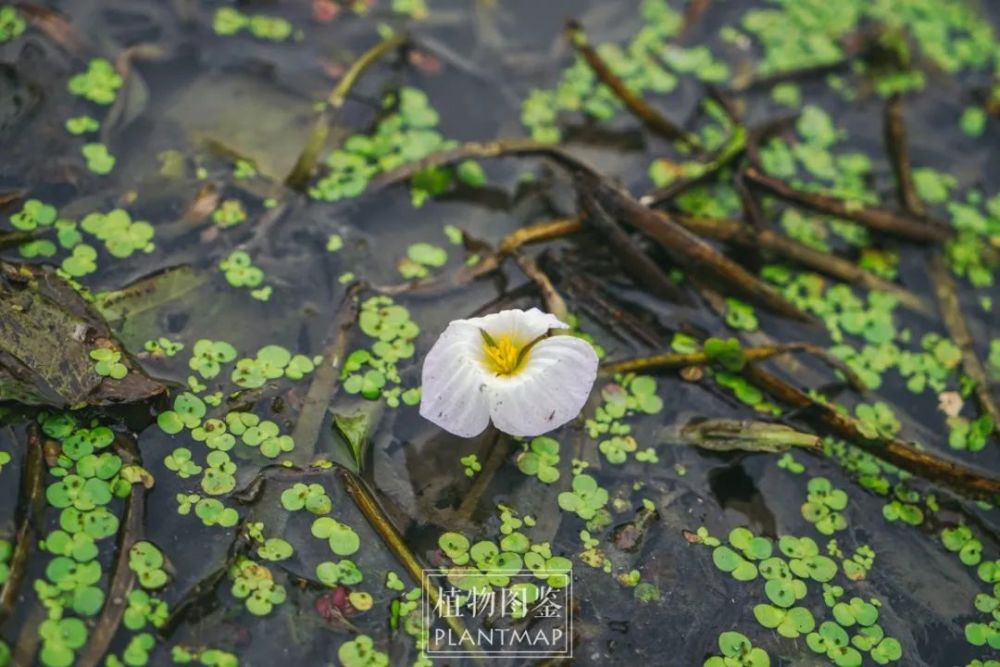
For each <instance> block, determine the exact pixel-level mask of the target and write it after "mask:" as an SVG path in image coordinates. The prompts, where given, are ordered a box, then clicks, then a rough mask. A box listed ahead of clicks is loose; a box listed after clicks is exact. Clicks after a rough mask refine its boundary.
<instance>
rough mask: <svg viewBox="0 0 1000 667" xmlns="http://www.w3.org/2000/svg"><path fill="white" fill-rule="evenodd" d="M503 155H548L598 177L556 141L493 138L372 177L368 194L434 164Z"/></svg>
mask: <svg viewBox="0 0 1000 667" xmlns="http://www.w3.org/2000/svg"><path fill="white" fill-rule="evenodd" d="M500 157H545V158H549V159H550V160H552V161H553V162H555V163H557V164H559V165H560V166H561V167H563V168H564V169H566V170H568V171H570V172H571V173H580V172H583V173H589V174H593V175H594V176H595V177H597V171H596V170H595V169H594V168H593V167H591V166H590V165H588V164H586V163H585V162H583V161H582V160H580V159H579V158H577V157H574V156H573V155H572V154H570V153H569V152H568V151H566V150H565V149H563V148H561V147H559V146H556V145H554V144H546V143H542V142H538V141H532V140H531V139H521V138H514V139H496V140H493V141H483V142H478V141H470V142H467V143H464V144H461V145H459V146H456V147H455V148H450V149H448V150H444V151H441V152H439V153H432V154H431V155H428V156H427V157H425V158H423V159H421V160H416V161H414V162H410V163H409V164H404V165H403V166H401V167H397V168H395V169H392V170H390V171H387V172H384V173H382V174H380V175H378V176H376V177H375V178H373V179H372V180H371V182H370V183H369V184H368V188H367V189H366V190H365V194H372V193H376V192H379V191H380V190H383V189H385V188H387V187H390V186H393V185H395V184H397V183H403V182H405V181H408V180H410V178H412V177H413V176H414V175H415V174H417V173H418V172H421V171H424V170H425V169H430V168H433V167H448V166H451V165H453V164H456V163H458V162H462V161H464V160H468V159H470V158H481V159H488V158H500Z"/></svg>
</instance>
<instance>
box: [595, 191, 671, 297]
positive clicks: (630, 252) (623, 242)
mask: <svg viewBox="0 0 1000 667" xmlns="http://www.w3.org/2000/svg"><path fill="white" fill-rule="evenodd" d="M576 190H577V194H578V196H579V199H580V207H581V209H582V210H583V212H584V213H585V216H584V219H585V221H586V223H587V224H588V225H590V226H591V227H592V228H593V229H594V230H596V231H597V233H598V234H600V235H601V236H602V237H603V238H604V240H605V241H607V243H608V245H609V246H610V248H611V250H612V251H613V252H614V253H615V255H617V257H618V260H619V263H620V264H621V267H622V269H624V271H625V273H627V274H628V275H629V277H631V278H632V279H633V280H634V281H635V282H637V283H638V284H640V285H642V286H643V287H645V288H646V289H647V290H649V291H650V292H652V293H653V294H655V295H657V296H659V297H660V298H663V299H667V300H669V301H675V302H677V301H681V302H686V303H690V299H688V298H687V296H686V295H685V294H684V292H683V291H682V290H681V289H680V288H679V287H677V285H675V284H674V282H673V281H672V280H670V276H668V275H667V274H666V273H665V272H664V271H663V269H661V268H660V267H659V266H657V264H656V262H654V261H653V259H652V258H651V257H650V256H649V255H647V254H646V253H645V252H643V250H642V248H640V247H639V246H638V244H636V242H635V241H633V240H632V238H631V237H630V236H629V235H628V234H627V233H626V232H625V230H624V229H622V228H621V226H620V225H619V224H618V222H617V221H616V220H615V219H614V218H612V217H611V216H610V215H609V214H608V212H607V211H606V210H605V209H604V207H603V206H601V204H600V203H599V202H598V201H597V199H596V198H595V197H594V195H593V193H592V192H590V191H589V188H588V187H587V186H586V185H585V184H583V183H580V182H577V187H576Z"/></svg>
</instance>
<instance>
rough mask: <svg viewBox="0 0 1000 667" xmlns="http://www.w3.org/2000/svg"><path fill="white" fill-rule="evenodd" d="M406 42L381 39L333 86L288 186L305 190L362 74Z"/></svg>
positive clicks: (400, 37) (395, 38)
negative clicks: (334, 126) (331, 129)
mask: <svg viewBox="0 0 1000 667" xmlns="http://www.w3.org/2000/svg"><path fill="white" fill-rule="evenodd" d="M406 43H407V37H406V35H393V36H392V37H389V38H388V39H384V40H382V41H381V42H379V43H378V44H376V45H375V46H373V47H372V48H370V49H369V50H368V51H366V52H365V53H363V54H362V55H361V57H360V58H358V59H357V60H355V61H354V63H353V64H352V65H351V66H350V68H349V69H348V70H347V72H345V73H344V76H343V77H342V78H341V79H340V81H339V82H338V83H337V85H336V87H334V89H333V91H331V92H330V96H329V97H328V98H327V106H326V108H324V109H323V111H321V112H320V114H319V115H318V116H317V118H316V121H315V122H314V123H313V127H312V130H311V131H310V132H309V137H308V138H307V139H306V143H305V146H303V147H302V152H301V153H299V157H298V159H297V160H296V161H295V166H293V167H292V170H291V171H290V172H289V174H288V176H286V177H285V185H287V186H288V187H290V188H292V189H293V190H303V189H305V186H306V185H307V184H308V182H309V178H310V177H311V176H312V173H313V169H315V168H316V163H317V162H318V161H319V155H320V152H321V151H322V150H323V147H324V146H325V145H326V140H327V138H328V137H329V136H330V127H331V126H333V125H336V124H337V122H338V121H339V119H340V112H341V110H342V109H343V107H344V104H345V103H346V102H347V97H348V95H350V93H351V90H352V89H353V88H354V85H355V84H356V83H357V82H358V81H359V80H360V79H361V76H362V75H363V74H364V73H365V71H366V70H368V68H369V67H371V66H372V65H373V64H375V63H376V62H378V60H379V59H381V58H383V57H384V56H386V55H387V54H389V53H392V52H393V51H395V50H396V49H399V48H401V47H403V46H404V45H405V44H406Z"/></svg>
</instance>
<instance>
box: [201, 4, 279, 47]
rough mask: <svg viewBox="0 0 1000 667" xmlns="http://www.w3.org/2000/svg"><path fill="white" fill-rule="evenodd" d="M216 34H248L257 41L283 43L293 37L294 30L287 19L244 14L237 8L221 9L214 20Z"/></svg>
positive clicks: (216, 12) (213, 27)
mask: <svg viewBox="0 0 1000 667" xmlns="http://www.w3.org/2000/svg"><path fill="white" fill-rule="evenodd" d="M212 29H213V30H215V34H217V35H222V36H227V37H228V36H232V35H238V34H240V33H242V32H244V31H245V32H247V33H249V34H250V35H251V36H253V37H255V38H257V39H263V40H267V41H270V42H283V41H285V40H286V39H288V38H289V37H291V36H292V34H293V32H294V28H293V27H292V24H291V23H289V22H288V21H287V20H286V19H283V18H281V17H279V16H268V15H266V14H244V13H243V12H241V11H240V10H238V9H236V8H235V7H219V8H218V9H216V10H215V16H214V18H213V20H212Z"/></svg>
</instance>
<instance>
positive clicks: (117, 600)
mask: <svg viewBox="0 0 1000 667" xmlns="http://www.w3.org/2000/svg"><path fill="white" fill-rule="evenodd" d="M117 444H118V445H119V446H118V447H117V449H118V450H119V452H120V455H121V457H122V460H123V462H124V463H125V464H126V465H138V466H141V465H142V460H141V459H140V458H139V449H138V447H136V444H135V441H133V440H132V439H131V437H130V436H120V437H119V441H118V443H117ZM145 508H146V487H145V486H144V485H143V482H142V480H138V481H136V482H133V483H132V489H131V491H130V492H129V497H128V501H127V502H126V503H125V514H124V516H123V517H122V522H121V528H120V531H119V539H118V555H117V558H116V559H115V565H114V570H113V572H112V574H111V580H110V582H109V583H108V595H107V601H106V602H105V604H104V609H103V610H102V611H101V616H100V618H99V619H98V620H97V625H95V626H94V629H93V631H92V632H91V633H90V640H89V641H88V642H87V645H86V647H85V648H84V649H83V651H82V652H81V653H80V656H79V658H78V659H77V662H76V665H77V667H97V665H99V664H100V663H101V660H102V659H103V658H104V656H105V655H106V654H107V652H108V648H109V647H110V646H111V642H112V640H113V639H114V638H115V635H116V634H117V633H118V627H119V626H120V625H121V622H122V617H123V616H124V615H125V607H127V606H128V595H129V593H130V592H131V590H132V586H134V585H135V573H134V572H133V571H132V568H131V567H129V550H130V549H131V548H132V545H133V544H135V543H136V542H138V541H140V540H141V539H143V532H144V530H143V520H144V518H145V516H144V515H145Z"/></svg>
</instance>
